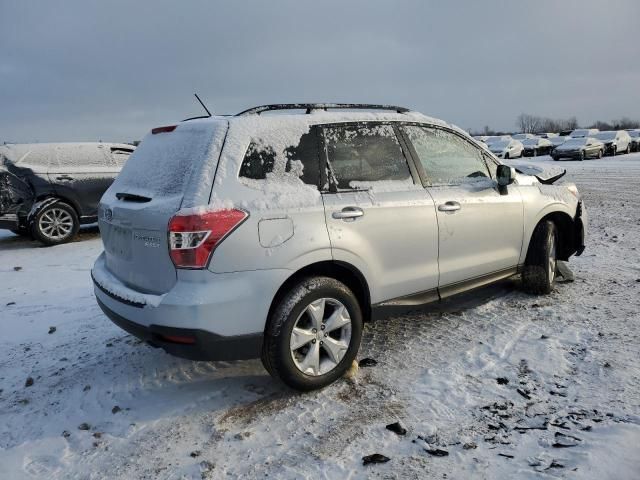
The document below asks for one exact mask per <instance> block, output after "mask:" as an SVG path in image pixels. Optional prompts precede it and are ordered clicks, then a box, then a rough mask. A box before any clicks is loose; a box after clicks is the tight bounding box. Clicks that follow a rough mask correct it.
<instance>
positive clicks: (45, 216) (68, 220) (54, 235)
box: [31, 202, 80, 245]
mask: <svg viewBox="0 0 640 480" xmlns="http://www.w3.org/2000/svg"><path fill="white" fill-rule="evenodd" d="M79 229H80V221H79V219H78V214H77V213H76V211H75V210H74V208H73V207H72V206H71V205H69V204H67V203H64V202H55V203H53V204H51V205H47V206H46V207H44V208H43V209H41V210H40V211H38V212H37V213H36V215H35V216H34V218H33V221H32V222H31V235H32V236H33V238H34V239H36V240H38V241H40V242H42V243H44V244H45V245H59V244H61V243H66V242H68V241H69V240H71V239H72V238H73V237H74V236H75V235H76V234H77V233H78V230H79Z"/></svg>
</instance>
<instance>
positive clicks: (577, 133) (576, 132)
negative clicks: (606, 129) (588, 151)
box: [571, 130, 589, 137]
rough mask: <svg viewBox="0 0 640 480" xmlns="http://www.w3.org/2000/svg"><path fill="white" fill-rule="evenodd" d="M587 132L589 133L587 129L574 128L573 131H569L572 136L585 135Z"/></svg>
mask: <svg viewBox="0 0 640 480" xmlns="http://www.w3.org/2000/svg"><path fill="white" fill-rule="evenodd" d="M587 133H589V131H588V130H574V131H573V132H571V136H572V137H586V136H587Z"/></svg>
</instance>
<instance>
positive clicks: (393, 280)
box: [322, 123, 438, 304]
mask: <svg viewBox="0 0 640 480" xmlns="http://www.w3.org/2000/svg"><path fill="white" fill-rule="evenodd" d="M322 131H323V140H324V142H323V150H324V153H325V154H326V160H327V161H328V166H329V169H328V172H329V179H328V180H329V183H328V185H329V186H328V188H327V189H326V191H324V192H323V194H322V198H323V202H324V207H325V217H326V224H327V228H328V231H329V238H330V241H331V250H332V255H333V258H334V260H337V261H343V262H345V263H348V264H350V265H353V266H355V267H356V268H358V269H359V270H360V271H361V272H362V273H363V275H364V276H365V278H366V280H367V282H368V283H369V290H370V293H371V302H372V303H374V304H376V303H380V302H383V301H386V300H390V299H396V298H398V297H405V296H408V295H412V294H416V293H420V294H421V295H419V296H417V297H416V299H417V300H416V302H417V303H419V302H422V301H428V300H433V299H435V298H437V290H436V289H437V286H438V226H437V220H436V215H435V209H434V205H433V200H432V199H431V197H430V196H429V195H428V194H427V192H426V191H425V190H424V188H423V187H422V185H421V184H420V179H419V177H418V175H417V171H416V169H415V167H413V166H412V167H411V168H410V166H409V162H408V161H407V157H408V152H406V150H404V149H403V147H402V146H401V143H400V141H399V138H398V136H397V135H396V133H397V131H396V129H395V128H394V127H393V126H392V125H388V124H373V123H359V124H339V125H326V126H324V127H323V128H322ZM412 169H413V172H412ZM402 301H403V303H405V304H406V303H407V302H409V303H410V302H411V300H408V299H403V300H402Z"/></svg>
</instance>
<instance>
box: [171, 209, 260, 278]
mask: <svg viewBox="0 0 640 480" xmlns="http://www.w3.org/2000/svg"><path fill="white" fill-rule="evenodd" d="M248 216H249V214H248V213H247V212H245V211H244V210H239V209H235V208H234V209H225V210H217V211H214V212H204V213H198V214H184V213H180V212H178V213H177V214H176V215H175V216H173V217H172V218H171V220H170V221H169V254H170V255H171V260H172V261H173V264H174V265H175V266H176V267H177V268H206V266H207V264H208V263H209V258H210V257H211V254H212V253H213V251H214V250H215V249H216V247H217V246H218V245H220V243H222V241H223V240H224V239H225V238H226V237H227V236H228V235H229V234H230V233H231V232H232V231H233V230H235V229H236V228H238V226H240V224H241V223H242V222H244V221H245V220H246V219H247V217H248Z"/></svg>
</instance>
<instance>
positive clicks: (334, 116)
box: [189, 110, 471, 138]
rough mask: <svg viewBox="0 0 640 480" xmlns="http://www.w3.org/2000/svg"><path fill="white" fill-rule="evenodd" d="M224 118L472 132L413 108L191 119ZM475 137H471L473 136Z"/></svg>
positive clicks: (262, 122) (264, 122) (253, 122)
mask: <svg viewBox="0 0 640 480" xmlns="http://www.w3.org/2000/svg"><path fill="white" fill-rule="evenodd" d="M221 119H224V120H226V121H228V122H229V123H230V124H233V125H243V124H245V125H260V126H261V127H262V128H264V127H266V126H267V124H271V125H272V126H277V125H278V124H280V125H279V126H282V127H284V126H286V125H287V124H289V125H292V124H293V123H297V124H304V125H317V124H321V123H346V122H365V121H368V122H403V121H404V122H420V123H430V124H432V125H437V126H441V127H448V128H452V129H455V130H456V131H459V132H460V133H463V134H464V135H467V136H468V135H469V134H468V133H467V132H465V131H464V130H462V129H460V128H459V127H456V126H455V125H452V124H449V123H447V122H445V121H444V120H440V119H437V118H433V117H429V116H427V115H424V114H422V113H419V112H414V111H409V112H406V113H396V112H377V111H376V112H373V111H349V110H346V111H344V110H340V111H334V110H329V111H324V110H313V111H312V112H311V113H308V114H307V113H305V112H304V111H287V113H283V112H278V113H263V114H261V115H257V114H253V115H243V116H239V117H237V116H233V117H228V116H212V117H209V118H201V119H194V120H189V123H191V122H211V121H219V120H221ZM470 138H471V137H470Z"/></svg>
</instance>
